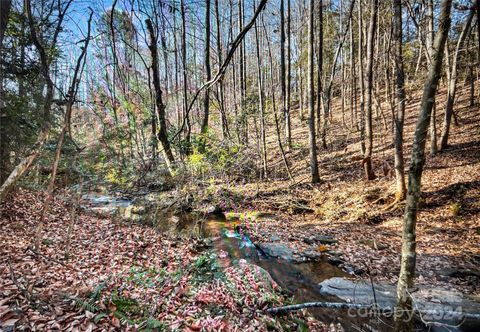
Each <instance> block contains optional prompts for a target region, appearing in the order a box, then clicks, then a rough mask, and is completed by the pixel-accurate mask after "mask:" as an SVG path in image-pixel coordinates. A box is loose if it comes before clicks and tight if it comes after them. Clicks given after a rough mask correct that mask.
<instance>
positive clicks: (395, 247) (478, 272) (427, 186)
mask: <svg viewBox="0 0 480 332" xmlns="http://www.w3.org/2000/svg"><path fill="white" fill-rule="evenodd" d="M457 98H458V99H457V101H456V107H455V111H456V114H457V117H458V125H453V124H452V129H451V135H450V140H449V143H450V146H449V148H448V149H446V150H445V151H442V152H438V153H437V154H436V155H435V156H433V157H432V156H430V155H429V154H428V152H429V144H428V143H429V142H427V150H428V151H427V157H426V164H425V170H424V174H423V177H422V191H423V192H422V196H421V205H420V206H421V209H420V213H419V216H418V223H417V277H416V280H415V282H416V284H417V285H424V286H427V287H434V286H444V287H447V288H452V289H456V290H458V291H460V292H462V293H464V294H469V295H471V296H472V297H473V298H475V299H477V300H479V299H480V269H479V266H480V107H479V104H478V102H477V105H475V106H473V107H469V106H468V92H467V90H466V89H465V91H460V93H459V94H458V95H457ZM445 100H446V91H445V89H441V90H440V92H439V95H438V96H437V107H436V108H437V121H436V126H437V134H438V132H439V131H440V129H441V125H442V120H443V112H442V111H443V109H444V101H445ZM419 102H420V96H419V95H417V96H415V97H413V98H411V99H410V100H408V101H407V109H406V120H405V138H404V139H405V141H404V142H405V145H404V155H405V159H406V160H405V165H406V166H405V169H406V174H407V175H408V165H409V160H410V154H411V144H412V141H413V132H414V129H415V121H416V118H417V115H418V112H419ZM340 109H341V108H340V105H339V104H338V100H337V102H336V103H335V104H334V107H333V112H334V114H333V120H332V121H331V125H330V128H331V134H332V135H331V136H330V140H328V149H327V150H325V149H323V150H322V148H321V147H320V149H319V153H318V161H319V170H320V177H321V180H322V183H321V184H318V185H311V184H309V180H310V176H309V174H310V173H309V172H310V169H309V163H308V161H309V150H308V144H307V142H308V131H307V127H308V126H307V124H306V121H303V122H304V123H302V124H300V119H299V115H298V113H297V112H294V113H293V123H292V128H293V137H292V140H293V149H291V150H290V151H289V152H288V153H287V158H288V160H289V161H290V162H291V165H290V167H291V169H292V173H293V174H294V175H295V176H294V181H290V180H288V177H287V176H286V173H285V170H284V168H283V164H282V163H281V157H280V154H279V152H278V151H277V150H278V149H277V148H276V141H275V137H274V136H273V135H272V136H270V138H269V142H268V144H269V146H271V147H272V148H269V149H268V151H269V153H271V155H270V156H269V162H270V164H271V165H272V164H274V165H276V166H275V169H274V170H271V172H273V173H275V174H279V173H280V174H281V173H283V174H284V178H285V180H282V181H269V182H260V183H255V184H247V185H244V186H243V187H241V188H240V189H238V188H237V189H236V190H237V193H236V194H237V195H239V196H240V197H242V198H243V199H242V200H240V202H241V203H239V206H238V207H237V210H239V211H249V210H253V211H262V212H270V213H272V214H273V215H275V216H276V217H275V218H268V219H266V220H264V221H262V222H259V223H255V225H254V227H252V229H254V232H253V233H254V238H255V239H256V241H258V242H262V241H265V242H269V241H271V240H270V239H271V238H272V236H274V237H275V238H277V237H278V238H279V240H280V241H282V242H285V243H287V244H288V245H289V246H290V247H292V248H293V249H294V250H297V251H302V250H305V249H306V248H309V247H311V246H310V244H309V243H306V242H309V241H308V238H309V237H311V235H312V234H320V235H326V236H332V237H334V238H335V239H337V240H338V243H336V244H332V245H327V247H328V249H329V250H332V251H333V252H334V253H335V255H336V257H338V255H341V261H343V263H342V264H341V266H342V267H343V268H344V269H345V270H346V271H348V272H350V273H351V274H352V277H354V278H369V276H371V277H372V278H373V279H374V280H376V281H382V282H391V283H395V282H396V281H397V276H398V273H399V271H400V253H401V241H402V221H403V218H402V217H403V212H404V204H402V205H399V206H398V208H397V209H395V210H394V211H390V212H388V211H387V210H386V207H387V206H388V205H389V204H390V203H391V202H393V201H394V192H395V179H394V175H393V174H388V175H384V173H383V171H382V167H383V165H384V164H385V162H387V163H388V164H389V165H390V167H391V168H393V144H391V142H392V133H391V131H390V130H391V127H390V124H389V125H388V127H387V126H385V124H386V121H387V122H388V121H389V120H388V119H389V118H390V117H391V113H390V111H389V109H388V108H386V107H385V109H384V110H383V112H384V113H383V114H382V113H381V112H375V111H374V121H375V125H374V126H375V128H381V130H380V131H379V132H378V134H375V135H374V136H375V137H374V146H375V150H374V156H373V164H374V169H375V173H376V176H377V178H376V179H375V180H373V181H366V180H365V179H364V172H363V168H362V166H361V164H360V162H359V161H355V160H358V158H355V156H360V152H359V151H360V138H359V133H358V132H350V131H349V130H348V128H350V125H349V123H350V122H349V121H350V116H349V109H348V107H346V108H345V112H346V113H347V114H346V116H345V117H346V119H345V121H346V123H347V125H346V126H345V125H343V124H342V114H341V112H340ZM375 114H376V115H375ZM271 151H277V152H274V153H272V152H271ZM352 157H353V158H352ZM318 250H319V251H322V252H323V251H325V248H324V247H319V248H318ZM327 255H328V253H327Z"/></svg>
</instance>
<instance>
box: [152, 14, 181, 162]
mask: <svg viewBox="0 0 480 332" xmlns="http://www.w3.org/2000/svg"><path fill="white" fill-rule="evenodd" d="M145 23H146V24H147V30H148V32H149V34H150V44H149V45H148V48H149V49H150V54H151V56H152V65H151V69H152V78H153V86H154V88H155V105H156V107H157V116H158V126H159V128H158V134H157V137H158V140H159V141H160V144H161V145H162V149H163V155H164V156H165V162H166V164H167V167H168V169H169V170H170V171H171V164H172V163H173V162H174V161H175V159H174V157H173V153H172V150H171V148H170V142H169V140H168V134H167V121H166V119H165V104H164V103H163V99H162V89H161V87H160V76H159V73H158V50H157V36H156V34H155V31H154V29H153V25H152V21H151V20H150V19H146V20H145Z"/></svg>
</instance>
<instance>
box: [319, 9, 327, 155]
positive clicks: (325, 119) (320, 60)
mask: <svg viewBox="0 0 480 332" xmlns="http://www.w3.org/2000/svg"><path fill="white" fill-rule="evenodd" d="M322 75H323V0H320V1H319V2H318V49H317V96H316V97H317V119H316V121H317V131H319V132H320V128H322V133H321V134H322V136H321V137H322V146H323V148H324V149H326V148H327V141H326V135H327V132H326V130H327V127H326V123H327V120H328V112H325V113H324V114H323V122H324V125H323V127H322V126H321V122H320V115H321V111H322V90H323V86H322ZM324 102H325V101H324ZM324 110H326V108H325V107H324Z"/></svg>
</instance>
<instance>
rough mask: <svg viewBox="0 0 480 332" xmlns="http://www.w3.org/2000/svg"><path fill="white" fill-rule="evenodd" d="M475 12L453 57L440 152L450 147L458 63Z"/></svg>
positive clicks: (461, 36)
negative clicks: (449, 140) (449, 139)
mask: <svg viewBox="0 0 480 332" xmlns="http://www.w3.org/2000/svg"><path fill="white" fill-rule="evenodd" d="M473 16H474V11H473V10H469V12H468V16H467V18H466V20H465V24H464V25H463V28H462V32H461V33H460V36H459V37H458V41H457V46H456V48H455V54H454V55H453V62H452V66H451V69H450V75H449V81H448V89H447V105H446V106H445V116H444V118H443V129H442V136H441V138H440V150H445V149H446V148H447V147H448V137H449V135H450V124H451V122H452V114H453V105H454V103H455V95H456V93H457V80H458V61H459V60H460V54H461V52H462V50H463V44H464V42H465V39H466V38H467V35H468V33H469V32H470V25H471V23H472V20H473Z"/></svg>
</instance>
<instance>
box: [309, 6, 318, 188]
mask: <svg viewBox="0 0 480 332" xmlns="http://www.w3.org/2000/svg"><path fill="white" fill-rule="evenodd" d="M314 3H315V0H310V11H309V21H308V38H309V40H308V95H309V118H308V127H309V141H310V174H311V176H312V183H318V182H320V176H319V174H318V161H317V142H316V139H315V134H316V132H315V87H314V83H313V78H314V68H313V67H314V61H313V54H314V50H313V47H314V45H315V39H314V37H313V36H314V34H315V25H314V19H313V16H314V12H315V5H314Z"/></svg>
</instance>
